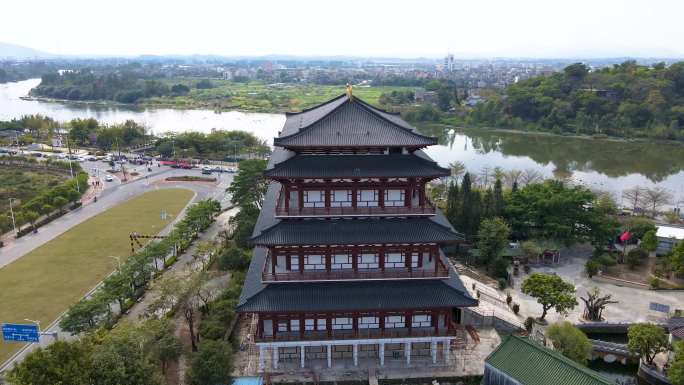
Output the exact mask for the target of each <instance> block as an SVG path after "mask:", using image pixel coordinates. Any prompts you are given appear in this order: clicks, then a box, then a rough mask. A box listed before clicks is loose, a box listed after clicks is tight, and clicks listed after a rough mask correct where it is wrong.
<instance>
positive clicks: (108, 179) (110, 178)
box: [105, 175, 114, 182]
mask: <svg viewBox="0 0 684 385" xmlns="http://www.w3.org/2000/svg"><path fill="white" fill-rule="evenodd" d="M113 180H114V177H113V176H111V175H105V181H107V182H111V181H113Z"/></svg>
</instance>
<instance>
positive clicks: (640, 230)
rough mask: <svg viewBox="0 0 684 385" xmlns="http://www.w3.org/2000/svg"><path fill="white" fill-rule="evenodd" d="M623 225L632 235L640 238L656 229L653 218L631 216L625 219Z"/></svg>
mask: <svg viewBox="0 0 684 385" xmlns="http://www.w3.org/2000/svg"><path fill="white" fill-rule="evenodd" d="M625 227H627V229H628V230H629V232H630V233H631V234H632V236H633V237H635V238H637V239H642V238H643V237H644V235H646V233H647V232H649V231H656V227H655V223H654V222H653V220H651V219H649V218H645V217H632V218H629V220H627V223H625Z"/></svg>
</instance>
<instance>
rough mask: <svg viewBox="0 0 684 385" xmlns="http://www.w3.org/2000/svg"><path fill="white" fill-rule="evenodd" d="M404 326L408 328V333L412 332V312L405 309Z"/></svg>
mask: <svg viewBox="0 0 684 385" xmlns="http://www.w3.org/2000/svg"><path fill="white" fill-rule="evenodd" d="M404 326H406V327H407V328H408V332H409V335H411V333H412V332H413V312H412V311H411V310H407V311H406V312H404Z"/></svg>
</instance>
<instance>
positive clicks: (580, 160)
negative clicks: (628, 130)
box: [0, 79, 684, 204]
mask: <svg viewBox="0 0 684 385" xmlns="http://www.w3.org/2000/svg"><path fill="white" fill-rule="evenodd" d="M38 83H40V80H39V79H31V80H26V81H22V82H16V83H9V84H0V120H8V119H11V118H19V117H21V116H22V115H26V114H43V115H47V116H50V117H52V118H54V119H56V120H59V121H67V120H71V119H74V118H86V117H88V118H89V117H92V118H95V119H98V120H100V121H103V122H106V123H118V122H123V121H125V120H127V119H133V120H135V121H137V122H139V123H142V124H144V125H146V126H147V127H148V128H149V129H150V130H151V132H152V133H154V134H160V133H164V132H168V131H177V132H179V131H202V132H210V131H211V130H212V129H223V130H245V131H249V132H252V133H254V134H255V135H257V136H259V137H261V138H264V139H266V140H268V141H269V142H272V140H273V137H274V136H276V135H277V134H278V131H279V130H280V128H281V127H282V125H283V122H284V120H285V118H284V116H283V115H282V114H261V113H246V112H238V111H231V112H222V113H216V112H214V111H210V110H179V109H168V108H131V107H125V106H101V105H93V104H81V103H52V102H40V101H34V100H22V99H21V97H22V96H26V95H27V94H28V91H29V90H30V89H31V88H32V87H35V86H36V85H38ZM425 131H426V133H427V134H430V135H434V136H438V137H439V138H440V145H439V146H433V147H432V148H429V149H428V150H427V152H428V153H429V155H430V156H432V157H433V158H434V159H435V160H436V161H438V162H439V163H440V164H442V165H444V166H446V165H448V164H449V163H451V162H454V161H461V162H463V163H464V164H465V165H466V167H467V168H468V170H471V171H475V172H478V173H479V172H480V171H481V170H482V169H485V168H488V169H489V170H492V169H493V168H495V167H501V168H502V169H504V170H528V169H531V170H537V171H539V172H541V173H543V175H544V176H547V177H561V178H570V179H572V180H573V181H575V182H576V183H582V184H585V185H587V186H588V187H591V188H599V189H603V190H608V191H612V192H614V193H615V196H616V197H618V198H619V196H620V192H621V190H623V189H626V188H631V187H633V186H636V185H639V186H643V187H652V186H655V185H659V186H662V187H665V188H667V189H668V190H670V191H671V192H672V194H673V195H674V196H675V197H676V198H677V199H676V200H680V199H684V146H683V145H680V144H671V143H642V142H626V141H616V140H594V139H581V138H569V137H561V136H552V135H533V134H523V133H508V132H492V131H487V130H466V131H464V132H455V131H454V130H449V129H443V128H430V129H425ZM683 204H684V203H683Z"/></svg>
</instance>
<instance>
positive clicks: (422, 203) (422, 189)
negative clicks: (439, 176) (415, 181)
mask: <svg viewBox="0 0 684 385" xmlns="http://www.w3.org/2000/svg"><path fill="white" fill-rule="evenodd" d="M418 204H419V205H420V208H425V182H420V184H419V185H418Z"/></svg>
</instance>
